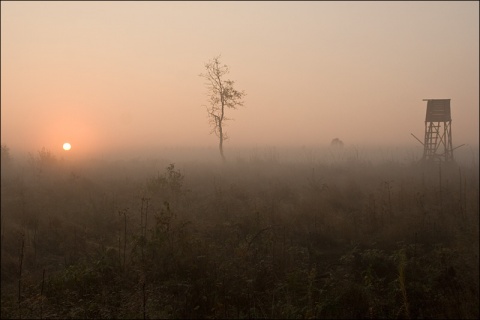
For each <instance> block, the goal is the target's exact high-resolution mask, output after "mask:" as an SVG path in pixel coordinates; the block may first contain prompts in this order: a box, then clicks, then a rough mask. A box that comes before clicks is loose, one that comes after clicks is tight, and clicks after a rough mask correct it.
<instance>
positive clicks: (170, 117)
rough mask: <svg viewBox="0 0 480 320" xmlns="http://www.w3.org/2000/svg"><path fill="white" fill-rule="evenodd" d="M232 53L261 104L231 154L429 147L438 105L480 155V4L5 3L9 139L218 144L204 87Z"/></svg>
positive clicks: (240, 124)
mask: <svg viewBox="0 0 480 320" xmlns="http://www.w3.org/2000/svg"><path fill="white" fill-rule="evenodd" d="M217 55H221V60H222V62H223V63H225V64H227V65H228V66H229V67H230V71H231V72H230V74H229V75H228V78H230V79H232V80H234V81H235V85H236V87H237V89H239V90H245V92H246V93H247V96H246V97H245V107H243V108H240V109H238V110H233V111H232V112H229V113H228V114H227V115H228V116H230V117H231V118H234V119H235V121H231V122H229V123H228V126H227V132H228V134H229V136H230V139H229V140H228V141H227V144H226V148H229V147H242V146H260V147H261V146H285V145H287V146H302V145H305V146H323V145H328V144H329V143H330V141H331V140H332V139H333V138H335V137H338V138H340V139H342V140H343V141H344V143H345V144H346V145H349V144H356V145H382V146H388V145H400V146H408V145H412V146H414V145H417V144H418V142H417V141H415V140H414V139H413V137H412V136H411V135H410V133H414V134H415V135H417V136H418V137H420V138H421V139H423V134H424V120H425V111H426V102H424V101H422V99H427V98H429V99H442V98H448V99H452V100H451V108H452V133H453V144H454V146H456V145H459V144H462V143H468V144H471V145H477V146H478V143H479V125H478V124H479V2H478V1H470V2H460V1H459V2H457V1H455V2H453V1H452V2H445V1H441V2H440V1H439V2H435V1H433V2H432V1H428V2H417V1H411V2H410V1H409V2H398V1H393V2H376V1H375V2H356V1H355V2H342V1H340V2H336V1H334V2H323V1H319V2H298V1H295V2H283V1H282V2H270V1H268V2H196V1H195V2H164V1H159V2H151V1H147V2H123V1H122V2H113V1H108V2H100V1H99V2H96V1H92V2H89V1H85V2H82V1H80V2H73V1H72V2H71V1H67V2H42V1H34V2H24V1H21V2H16V1H15V2H3V1H2V3H1V142H2V144H7V145H8V146H9V147H10V148H11V149H12V150H22V151H23V150H24V151H32V152H34V151H36V150H40V149H41V148H42V147H46V148H47V149H50V150H52V151H54V152H57V151H58V152H60V150H61V146H62V144H63V142H65V141H68V142H70V143H71V144H72V152H73V150H76V152H78V153H85V154H87V153H89V154H92V153H95V152H99V151H101V152H103V153H105V152H109V151H110V150H119V149H129V148H133V147H135V148H137V149H138V148H155V147H158V146H186V147H189V146H201V147H203V146H205V147H209V146H217V144H218V139H217V138H216V136H214V135H213V134H212V135H210V134H209V133H210V128H209V124H208V119H207V113H206V110H205V107H204V106H203V105H205V104H206V103H207V96H206V92H207V91H206V89H205V87H204V80H203V79H202V78H200V77H199V74H200V73H202V72H203V71H204V64H205V63H206V62H208V60H210V59H211V58H213V57H215V56H217Z"/></svg>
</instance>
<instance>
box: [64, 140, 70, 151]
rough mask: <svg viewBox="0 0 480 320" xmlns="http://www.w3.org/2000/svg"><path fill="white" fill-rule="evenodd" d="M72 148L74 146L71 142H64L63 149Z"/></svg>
mask: <svg viewBox="0 0 480 320" xmlns="http://www.w3.org/2000/svg"><path fill="white" fill-rule="evenodd" d="M71 148H72V146H71V145H70V143H68V142H65V143H64V144H63V150H65V151H68V150H70V149H71Z"/></svg>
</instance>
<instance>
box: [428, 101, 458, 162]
mask: <svg viewBox="0 0 480 320" xmlns="http://www.w3.org/2000/svg"><path fill="white" fill-rule="evenodd" d="M423 101H427V114H426V116H425V140H424V143H423V147H424V148H423V160H424V161H445V162H451V161H453V147H452V117H451V115H450V99H424V100H423Z"/></svg>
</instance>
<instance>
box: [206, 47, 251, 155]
mask: <svg viewBox="0 0 480 320" xmlns="http://www.w3.org/2000/svg"><path fill="white" fill-rule="evenodd" d="M205 70H206V72H205V73H202V74H200V76H201V77H203V78H205V79H206V80H207V82H206V84H205V86H206V87H207V89H208V97H209V106H207V113H208V118H209V123H210V126H211V127H212V131H211V133H213V132H215V134H216V135H217V137H218V140H219V146H218V147H219V150H220V155H221V157H222V159H223V161H225V155H224V154H223V142H224V141H225V140H227V139H228V136H227V133H226V132H225V130H224V127H225V121H227V120H231V119H230V118H227V117H226V115H225V111H226V109H227V108H230V109H237V107H238V106H243V97H244V96H245V92H244V91H237V90H236V89H235V88H234V86H233V85H234V84H235V82H234V81H232V80H230V79H225V76H226V75H227V74H228V73H229V72H230V71H229V68H228V66H227V65H225V64H224V65H222V63H221V62H220V56H217V57H215V58H213V59H212V60H210V61H209V62H207V63H206V64H205Z"/></svg>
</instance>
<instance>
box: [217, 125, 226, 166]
mask: <svg viewBox="0 0 480 320" xmlns="http://www.w3.org/2000/svg"><path fill="white" fill-rule="evenodd" d="M218 128H219V132H220V143H219V149H220V155H221V156H222V160H223V161H224V162H225V156H224V155H223V140H224V139H223V128H222V124H221V123H220V125H219V127H218Z"/></svg>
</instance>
